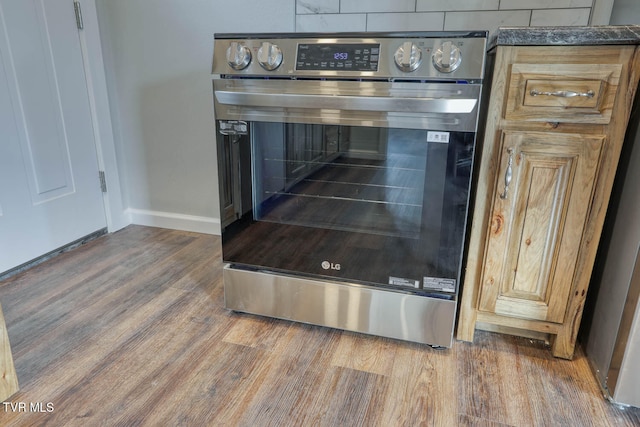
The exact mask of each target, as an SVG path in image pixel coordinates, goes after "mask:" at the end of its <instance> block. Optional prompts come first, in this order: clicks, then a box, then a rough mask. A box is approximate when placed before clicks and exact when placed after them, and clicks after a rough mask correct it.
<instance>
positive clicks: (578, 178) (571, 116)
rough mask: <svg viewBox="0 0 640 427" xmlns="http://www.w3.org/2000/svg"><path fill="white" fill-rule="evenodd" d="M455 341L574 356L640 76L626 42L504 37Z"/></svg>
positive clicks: (634, 51) (498, 55)
mask: <svg viewBox="0 0 640 427" xmlns="http://www.w3.org/2000/svg"><path fill="white" fill-rule="evenodd" d="M492 54H494V55H495V66H494V73H493V79H492V89H491V96H490V101H489V107H488V110H487V115H488V117H487V122H486V130H485V138H484V143H483V148H482V153H481V158H480V167H479V171H478V175H477V180H476V182H477V188H476V197H475V202H474V208H473V217H472V229H471V233H470V242H469V249H468V255H467V260H466V268H465V278H464V286H463V294H462V300H461V308H460V318H459V321H458V330H457V338H458V339H460V340H465V341H472V340H473V335H474V330H475V329H476V328H479V329H486V330H492V331H497V332H505V333H512V334H517V335H521V336H527V337H533V338H539V339H545V340H548V341H550V342H551V343H552V351H553V354H554V355H555V356H557V357H562V358H571V357H572V356H573V351H574V347H575V340H576V335H577V332H578V328H579V325H580V319H581V317H582V309H583V307H584V301H585V297H586V292H587V288H588V285H589V280H590V276H591V270H592V267H593V263H594V259H595V255H596V250H597V246H598V241H599V238H600V232H601V230H602V225H603V222H604V217H605V213H606V207H607V204H608V201H609V195H610V191H611V187H612V184H613V179H614V176H615V171H616V166H617V163H618V158H619V155H620V149H621V146H622V142H623V140H624V134H625V130H626V127H627V121H628V118H629V114H630V109H631V105H632V102H633V97H634V94H635V91H636V86H637V83H638V66H639V64H640V56H639V55H638V51H637V48H636V46H635V45H626V46H498V47H497V48H496V49H494V51H493V52H492Z"/></svg>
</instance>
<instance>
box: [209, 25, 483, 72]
mask: <svg viewBox="0 0 640 427" xmlns="http://www.w3.org/2000/svg"><path fill="white" fill-rule="evenodd" d="M486 42H487V32H486V31H475V32H453V31H448V32H447V31H443V32H433V33H429V32H426V33H425V32H419V33H411V32H409V33H401V34H398V33H335V34H333V33H323V34H309V33H304V34H295V33H294V34H280V33H271V34H216V36H215V40H214V55H213V74H214V75H219V76H227V77H232V76H237V77H238V78H242V77H243V76H244V77H262V76H274V77H275V76H277V77H289V78H297V77H302V78H316V77H319V78H326V77H333V78H343V77H344V78H354V77H355V78H380V79H390V80H393V79H404V78H410V79H428V78H434V79H451V80H480V79H482V78H483V75H484V61H485V51H486Z"/></svg>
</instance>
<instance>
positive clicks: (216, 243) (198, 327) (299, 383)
mask: <svg viewBox="0 0 640 427" xmlns="http://www.w3.org/2000/svg"><path fill="white" fill-rule="evenodd" d="M222 298H223V296H222V280H221V261H220V239H219V237H216V236H209V235H203V234H196V233H188V232H179V231H172V230H163V229H158V228H149V227H141V226H130V227H127V228H125V229H124V230H121V231H119V232H117V233H113V234H109V235H105V236H102V237H100V238H98V239H96V240H94V241H92V242H90V243H88V244H85V245H83V246H81V247H79V248H77V249H75V250H73V251H70V252H67V253H64V254H61V255H59V256H57V257H55V258H53V259H51V260H49V261H46V262H45V263H43V264H40V265H38V266H35V267H33V268H31V269H30V270H27V271H25V272H22V273H20V274H18V275H16V276H13V277H10V278H9V279H6V280H5V281H4V282H1V283H0V302H1V303H2V306H3V308H4V312H5V320H6V322H7V327H8V331H9V338H10V340H11V345H12V349H13V355H14V361H15V365H16V370H17V373H18V379H19V382H20V389H21V390H20V391H19V392H18V393H17V394H16V395H14V396H13V397H12V398H11V399H10V401H9V402H8V403H7V404H5V405H3V406H2V407H0V425H2V426H31V425H33V426H40V425H51V426H100V425H106V426H138V425H141V426H207V425H213V426H219V425H222V426H224V425H228V426H290V425H292V426H297V425H301V426H325V425H326V426H338V425H339V426H418V425H427V426H634V425H635V426H637V425H640V410H638V409H633V408H626V409H624V408H620V407H618V406H617V405H612V404H610V403H608V402H607V401H606V400H605V399H604V398H603V396H602V394H601V392H600V390H599V388H598V385H597V383H596V380H595V377H594V376H593V374H592V372H591V370H590V369H589V367H588V362H587V360H586V358H585V357H584V354H583V353H582V351H581V350H580V349H578V351H577V353H576V357H575V359H574V360H573V361H566V360H559V359H554V358H553V357H552V356H551V355H550V352H549V349H548V348H547V347H546V346H545V345H544V344H542V343H540V342H536V341H531V340H529V339H523V338H515V337H509V336H503V335H498V334H492V333H488V332H478V333H477V334H476V337H477V339H476V342H475V343H473V344H469V343H463V342H456V343H455V344H454V346H453V348H451V349H448V350H434V349H432V348H430V347H426V346H422V345H417V344H411V343H405V342H400V341H394V340H390V339H384V338H378V337H371V336H365V335H360V334H354V333H348V332H342V331H338V330H332V329H327V328H322V327H316V326H309V325H303V324H297V323H291V322H286V321H279V320H274V319H268V318H261V317H257V316H252V315H243V314H238V313H231V312H229V311H227V310H225V309H224V308H223V306H222ZM20 402H24V403H25V404H26V411H24V410H12V407H11V405H9V403H12V404H14V408H15V409H19V408H20V406H19V404H20ZM32 403H35V404H36V408H34V409H38V408H39V409H40V410H36V411H31V409H32V408H30V406H31V404H32ZM38 404H40V406H38Z"/></svg>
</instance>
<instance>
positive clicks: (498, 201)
mask: <svg viewBox="0 0 640 427" xmlns="http://www.w3.org/2000/svg"><path fill="white" fill-rule="evenodd" d="M604 139H605V137H604V136H600V135H596V136H590V135H577V134H560V133H543V132H504V134H503V135H502V138H501V141H502V147H501V148H502V150H501V153H502V154H501V159H500V162H499V165H500V170H499V173H498V177H497V182H496V185H495V189H496V190H495V191H496V194H495V196H494V202H493V210H492V216H491V223H490V230H489V238H488V241H487V250H486V252H485V258H484V273H483V277H482V282H481V284H482V286H481V288H482V290H481V294H480V301H479V309H480V310H482V311H489V312H492V313H496V314H500V315H504V316H512V317H520V318H527V319H532V320H543V321H549V322H556V323H562V322H563V320H564V317H565V310H566V306H567V302H568V299H569V294H570V292H571V287H572V283H573V276H574V273H575V264H576V260H577V257H578V251H579V248H580V242H581V240H582V232H583V229H584V223H585V221H586V217H587V214H588V211H589V206H590V202H591V197H592V190H593V186H594V181H595V177H596V173H597V169H598V163H599V158H600V152H601V149H602V146H603V143H604ZM508 175H511V179H510V180H508V179H507V176H508ZM507 181H509V182H508V184H507Z"/></svg>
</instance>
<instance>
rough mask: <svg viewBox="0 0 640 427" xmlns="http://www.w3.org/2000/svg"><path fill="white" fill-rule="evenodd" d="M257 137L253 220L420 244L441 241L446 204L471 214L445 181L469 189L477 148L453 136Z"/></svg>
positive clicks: (350, 133) (351, 133)
mask: <svg viewBox="0 0 640 427" xmlns="http://www.w3.org/2000/svg"><path fill="white" fill-rule="evenodd" d="M252 135H253V144H252V146H253V156H252V157H253V168H254V170H253V178H254V179H253V188H254V198H255V199H254V203H253V206H254V211H253V212H254V219H255V220H258V221H271V222H276V223H282V224H293V225H301V226H306V227H316V228H322V229H330V230H343V231H348V232H357V233H368V234H380V235H388V236H396V237H402V238H409V239H419V238H421V237H424V235H425V233H427V234H429V230H430V229H433V232H432V233H431V234H434V233H436V234H440V232H441V228H442V227H441V225H442V222H443V218H442V216H443V214H446V213H445V212H444V210H443V208H444V205H445V204H449V205H451V206H450V207H451V208H454V209H455V206H456V205H459V206H462V207H464V208H466V202H467V200H466V198H467V194H459V191H457V189H456V188H454V187H455V183H454V182H450V183H447V179H446V178H447V175H451V178H453V179H455V178H457V179H462V180H463V181H468V178H469V170H470V165H471V155H472V151H471V145H470V144H469V145H464V144H462V145H461V146H460V147H455V146H456V145H458V144H456V141H451V133H449V132H436V131H426V130H414V129H393V128H391V129H389V128H367V127H348V126H335V125H309V124H281V123H280V124H275V123H254V126H253V131H252ZM462 142H464V141H462ZM450 148H454V150H453V151H454V153H453V154H454V156H455V157H456V158H455V159H452V162H453V163H452V164H448V163H450V162H448V160H447V159H448V154H449V151H450ZM448 167H449V168H450V169H452V170H450V171H447V168H448ZM465 184H468V182H465ZM452 185H453V186H454V187H452ZM447 187H449V188H447ZM464 193H466V192H464ZM456 199H459V200H456ZM451 214H452V212H450V211H449V213H448V215H451Z"/></svg>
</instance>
